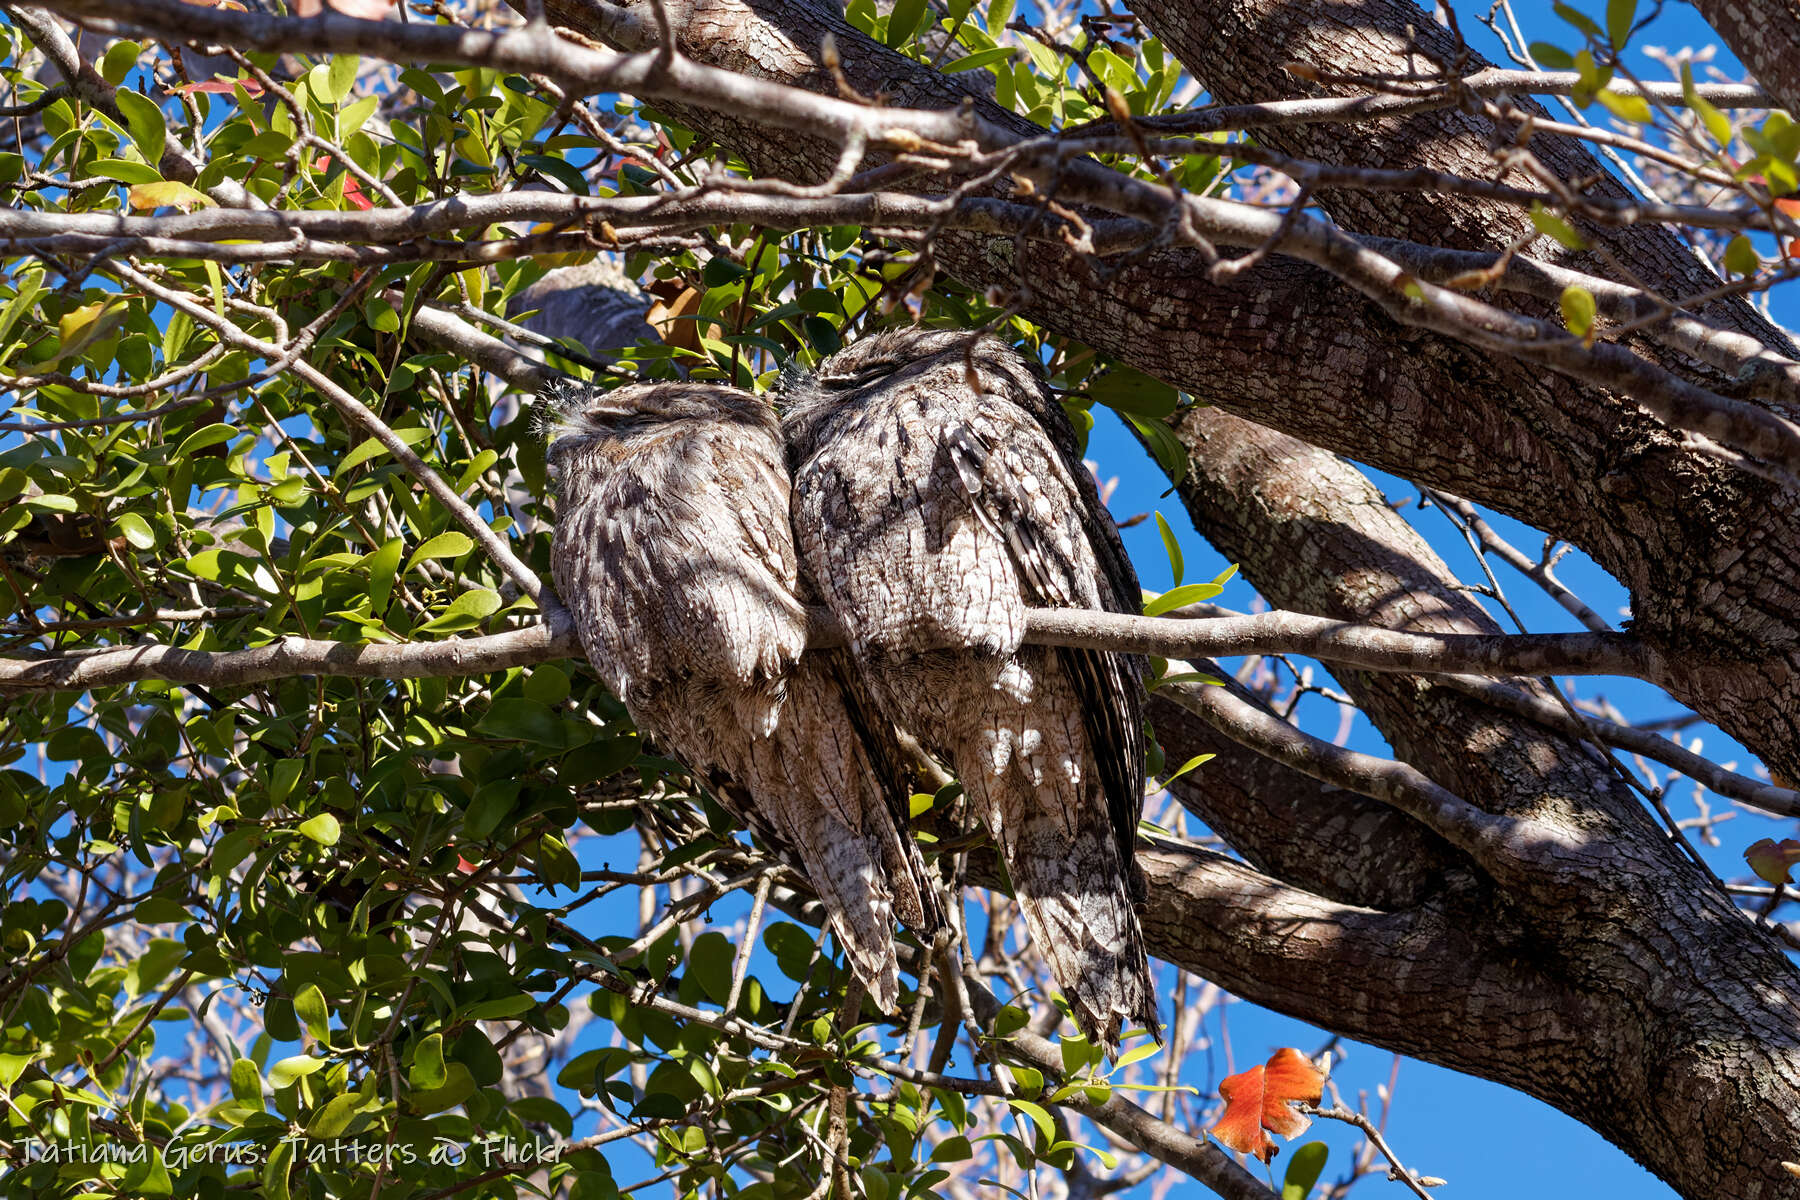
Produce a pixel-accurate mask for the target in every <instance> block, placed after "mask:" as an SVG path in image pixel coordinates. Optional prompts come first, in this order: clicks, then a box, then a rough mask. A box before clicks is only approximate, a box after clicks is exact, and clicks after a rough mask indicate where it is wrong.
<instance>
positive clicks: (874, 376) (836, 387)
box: [820, 362, 900, 392]
mask: <svg viewBox="0 0 1800 1200" xmlns="http://www.w3.org/2000/svg"><path fill="white" fill-rule="evenodd" d="M899 369H900V364H899V363H897V362H882V363H870V364H869V365H868V366H866V367H863V368H862V369H861V370H859V371H857V372H856V373H855V374H854V375H834V376H832V377H830V378H828V379H823V380H820V383H821V385H822V386H823V387H824V388H825V390H826V391H831V392H854V391H856V390H857V389H858V388H865V387H867V386H869V385H870V384H871V383H874V382H875V381H876V380H878V379H886V378H887V377H888V376H889V375H892V374H893V373H894V372H895V371H897V370H899Z"/></svg>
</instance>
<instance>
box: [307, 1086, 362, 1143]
mask: <svg viewBox="0 0 1800 1200" xmlns="http://www.w3.org/2000/svg"><path fill="white" fill-rule="evenodd" d="M360 1104H361V1101H360V1100H359V1099H358V1098H357V1097H356V1096H353V1095H342V1096H333V1097H332V1098H331V1099H330V1100H327V1101H326V1102H325V1103H324V1104H323V1105H322V1106H321V1107H320V1108H319V1109H318V1110H317V1111H316V1112H314V1113H313V1117H312V1120H310V1121H308V1122H307V1123H306V1134H307V1136H308V1137H309V1138H314V1139H317V1140H320V1141H325V1140H329V1139H331V1138H335V1137H338V1136H340V1135H341V1134H342V1133H343V1132H344V1130H346V1129H348V1128H349V1127H350V1122H351V1121H353V1120H355V1119H356V1110H357V1108H358V1106H359V1105H360Z"/></svg>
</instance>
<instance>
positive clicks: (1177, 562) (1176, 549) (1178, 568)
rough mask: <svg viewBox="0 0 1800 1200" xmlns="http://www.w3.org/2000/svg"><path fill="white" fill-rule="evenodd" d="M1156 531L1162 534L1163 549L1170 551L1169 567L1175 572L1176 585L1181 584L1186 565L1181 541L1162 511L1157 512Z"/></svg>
mask: <svg viewBox="0 0 1800 1200" xmlns="http://www.w3.org/2000/svg"><path fill="white" fill-rule="evenodd" d="M1156 531H1157V532H1158V533H1160V534H1162V540H1163V549H1164V550H1167V551H1168V552H1169V569H1170V570H1171V571H1172V572H1174V575H1175V586H1176V587H1180V586H1181V573H1182V568H1183V566H1184V565H1185V564H1184V563H1183V562H1182V558H1181V543H1179V542H1177V541H1176V540H1175V531H1174V530H1173V529H1170V528H1169V523H1168V522H1167V521H1165V520H1164V519H1163V515H1162V513H1160V512H1159V513H1157V514H1156Z"/></svg>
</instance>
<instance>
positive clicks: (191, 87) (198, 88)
mask: <svg viewBox="0 0 1800 1200" xmlns="http://www.w3.org/2000/svg"><path fill="white" fill-rule="evenodd" d="M239 83H241V84H243V85H244V90H245V91H246V92H248V93H250V94H251V95H252V96H260V95H262V90H263V88H262V84H260V83H258V82H256V80H254V79H227V78H226V77H225V76H223V75H215V76H213V77H212V78H211V79H209V80H207V81H206V82H205V83H184V84H182V85H181V86H180V87H172V88H164V89H163V90H164V91H166V92H168V93H169V94H170V95H172V96H192V95H193V94H194V93H195V92H216V93H219V94H221V95H230V94H231V90H232V87H233V85H234V84H239Z"/></svg>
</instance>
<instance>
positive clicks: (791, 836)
mask: <svg viewBox="0 0 1800 1200" xmlns="http://www.w3.org/2000/svg"><path fill="white" fill-rule="evenodd" d="M552 400H553V402H554V403H555V404H556V405H557V406H558V408H559V409H560V419H559V423H558V426H557V436H556V438H555V441H554V443H553V444H552V446H551V448H550V451H549V458H550V461H551V463H552V464H553V465H554V466H555V467H556V468H557V470H558V473H559V483H558V504H557V510H558V511H557V521H556V535H555V540H554V547H553V551H552V557H551V565H552V568H553V572H554V575H555V580H556V588H557V591H558V593H559V594H560V596H561V598H562V601H563V603H564V604H566V605H567V606H568V608H569V611H570V613H571V614H572V615H573V617H574V620H575V628H576V630H577V632H578V633H579V634H580V637H581V644H582V647H583V649H585V650H586V651H587V656H588V658H589V660H590V661H592V663H593V664H594V667H595V668H596V669H597V670H598V671H599V672H600V676H601V678H602V680H603V681H604V682H605V683H606V685H607V687H609V688H611V689H612V691H613V694H614V695H616V696H618V697H619V699H620V700H622V701H623V702H624V704H625V707H626V709H627V710H629V711H630V713H631V716H632V719H633V720H634V721H636V722H637V725H638V729H639V730H640V731H641V732H642V733H644V734H646V735H647V736H649V737H652V738H654V739H656V740H657V741H658V742H659V743H661V744H662V745H663V746H664V747H665V748H666V749H667V750H669V751H670V752H671V753H672V754H673V755H674V757H676V758H678V759H679V760H680V761H681V762H682V763H683V764H684V765H686V766H687V767H688V768H689V769H690V770H691V771H692V772H693V773H694V775H695V776H696V778H697V779H699V780H700V781H701V782H702V783H704V784H705V785H706V786H707V788H708V789H710V790H711V791H712V793H713V794H714V795H715V796H716V797H717V798H718V799H719V801H720V803H722V804H723V805H724V806H725V808H726V809H727V810H728V811H730V812H731V813H732V814H733V815H734V816H736V817H737V818H738V819H739V820H741V821H743V822H744V823H745V824H746V825H748V826H749V827H750V828H751V829H752V830H753V831H754V832H755V833H757V834H758V836H760V837H762V838H763V839H764V840H765V841H766V842H768V843H769V844H770V845H771V846H772V847H773V848H774V849H775V850H776V852H777V853H779V854H781V855H782V856H783V857H784V858H785V859H786V860H787V861H788V862H789V863H790V864H792V865H794V866H796V867H797V868H799V869H800V870H801V872H802V873H803V874H804V875H805V876H806V877H807V879H808V880H809V881H810V882H811V883H812V885H813V888H814V889H815V890H816V891H817V892H818V893H819V896H820V898H821V899H822V900H823V901H824V903H825V909H826V911H827V913H828V914H829V916H830V920H831V924H832V928H833V929H834V931H835V932H836V933H837V935H838V939H839V941H840V942H841V943H842V944H843V946H844V948H845V952H846V954H847V955H848V957H849V960H850V963H851V965H852V967H853V969H854V970H855V971H856V973H857V975H858V977H859V978H861V979H862V980H863V982H864V983H865V985H866V986H867V988H868V991H869V995H870V996H871V997H872V998H873V999H874V1000H875V1002H876V1004H878V1005H879V1006H880V1007H881V1008H883V1009H885V1010H889V1011H892V1010H893V1009H894V1007H895V1005H896V1003H897V1002H898V999H899V982H898V976H897V963H896V959H895V951H894V935H893V924H892V922H893V918H894V917H895V916H898V917H899V918H900V920H902V921H904V922H906V923H907V924H908V925H910V926H912V927H914V928H915V929H919V930H921V931H922V932H925V933H927V934H929V933H930V932H931V931H933V930H934V929H935V927H936V923H937V920H938V913H937V908H936V905H935V902H934V900H933V898H932V893H931V890H930V887H929V885H928V883H927V880H926V875H925V869H924V864H923V862H922V860H921V859H920V857H919V853H918V849H917V847H916V846H915V845H914V843H913V841H912V839H911V837H910V836H909V835H907V834H906V833H905V832H904V828H905V826H904V822H905V820H906V808H905V804H906V799H907V795H908V792H909V789H908V787H907V786H906V783H905V779H904V776H903V775H902V774H901V773H900V772H899V771H898V770H896V769H895V762H896V761H897V760H896V757H895V756H893V754H892V752H891V750H890V749H889V747H890V746H891V742H892V729H891V727H890V726H887V725H884V724H882V723H881V722H879V721H878V720H877V719H875V718H873V716H872V715H870V714H869V713H867V712H866V711H865V709H866V707H867V702H866V701H865V700H862V699H861V697H860V695H859V693H858V692H857V690H856V688H855V685H854V673H853V672H852V671H851V670H849V669H848V664H847V661H846V658H845V655H844V653H843V652H842V651H832V652H825V653H820V652H813V653H802V652H803V651H804V650H805V647H806V632H807V631H806V608H805V605H804V603H803V601H802V598H801V596H800V595H799V594H798V591H797V587H798V579H797V568H796V557H795V553H794V543H793V535H792V531H791V529H790V527H789V524H788V511H789V482H788V473H787V464H786V462H785V461H784V460H783V457H782V446H781V440H780V431H779V427H778V425H777V423H776V420H775V414H774V411H773V410H772V409H771V408H770V407H769V405H768V404H767V403H766V402H765V401H762V400H759V399H757V398H756V397H755V396H753V395H751V394H750V393H748V392H743V391H739V390H737V389H735V388H729V387H723V386H715V385H711V384H697V383H656V384H638V385H632V386H629V387H622V388H619V389H617V390H614V391H611V392H601V391H597V390H594V389H590V388H586V387H581V386H568V387H566V388H564V389H563V390H562V391H561V392H560V393H559V394H558V395H556V396H554V397H552Z"/></svg>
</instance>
